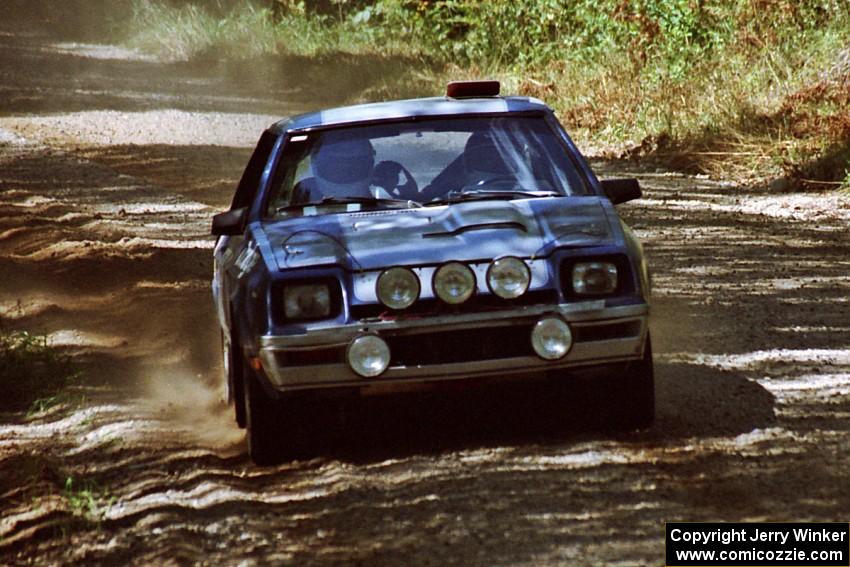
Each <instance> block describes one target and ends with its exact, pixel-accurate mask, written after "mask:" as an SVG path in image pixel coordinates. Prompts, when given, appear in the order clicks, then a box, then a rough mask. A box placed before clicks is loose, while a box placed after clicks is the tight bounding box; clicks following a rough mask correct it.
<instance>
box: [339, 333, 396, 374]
mask: <svg viewBox="0 0 850 567" xmlns="http://www.w3.org/2000/svg"><path fill="white" fill-rule="evenodd" d="M345 357H346V359H347V360H348V365H349V366H351V369H352V370H353V371H354V372H356V373H357V374H359V375H360V376H363V377H364V378H374V377H375V376H379V375H380V374H383V372H384V370H386V369H387V366H389V365H390V347H389V346H387V343H386V341H384V339H382V338H381V337H379V336H378V335H360V336H359V337H355V338H354V340H352V341H351V343H350V344H349V345H348V351H347V352H346V354H345Z"/></svg>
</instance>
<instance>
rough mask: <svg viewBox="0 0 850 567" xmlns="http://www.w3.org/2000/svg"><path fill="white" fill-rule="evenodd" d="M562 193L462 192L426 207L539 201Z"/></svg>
mask: <svg viewBox="0 0 850 567" xmlns="http://www.w3.org/2000/svg"><path fill="white" fill-rule="evenodd" d="M561 196H562V195H561V194H560V193H557V192H555V191H525V190H511V191H496V190H487V189H477V190H472V191H461V192H457V193H449V194H448V195H446V196H445V197H437V198H436V199H431V200H430V201H428V202H427V203H425V205H446V204H451V203H459V202H461V201H484V200H488V199H507V200H511V199H538V198H541V197H561Z"/></svg>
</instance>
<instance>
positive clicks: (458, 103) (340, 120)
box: [269, 96, 550, 134]
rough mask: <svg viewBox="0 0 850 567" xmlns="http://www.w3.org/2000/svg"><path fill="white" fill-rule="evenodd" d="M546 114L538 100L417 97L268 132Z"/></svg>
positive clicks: (283, 124)
mask: <svg viewBox="0 0 850 567" xmlns="http://www.w3.org/2000/svg"><path fill="white" fill-rule="evenodd" d="M533 111H538V112H540V111H550V109H549V107H548V106H546V104H544V103H543V102H542V101H540V100H538V99H536V98H531V97H519V96H507V97H484V98H449V97H433V98H417V99H410V100H395V101H390V102H376V103H370V104H358V105H354V106H344V107H339V108H330V109H327V110H321V111H318V112H309V113H306V114H299V115H298V116H293V117H292V118H285V119H283V120H281V121H279V122H277V123H275V124H274V125H272V127H271V128H270V129H269V130H271V131H272V132H275V133H278V134H280V133H284V132H292V131H296V130H309V129H313V128H322V127H325V126H337V125H343V124H356V123H363V122H372V121H380V120H399V119H405V118H411V117H415V116H458V115H464V114H502V113H505V114H509V113H514V112H533Z"/></svg>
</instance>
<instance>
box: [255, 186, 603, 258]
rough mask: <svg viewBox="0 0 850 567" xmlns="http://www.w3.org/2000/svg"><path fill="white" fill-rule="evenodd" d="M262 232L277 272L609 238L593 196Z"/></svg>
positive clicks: (295, 222)
mask: <svg viewBox="0 0 850 567" xmlns="http://www.w3.org/2000/svg"><path fill="white" fill-rule="evenodd" d="M263 230H264V232H265V237H266V239H267V242H268V245H269V247H270V249H271V251H272V254H273V255H274V260H275V262H276V263H277V266H278V268H279V269H281V270H283V269H292V268H306V267H312V266H321V265H339V266H342V267H344V268H346V269H349V270H372V269H379V268H382V267H386V266H391V265H409V266H413V265H424V264H438V263H441V262H446V261H449V260H458V261H474V260H486V259H490V258H494V257H498V256H504V255H514V256H519V257H523V258H529V257H535V256H545V255H547V254H548V253H549V252H550V251H551V250H552V249H554V248H557V247H561V246H596V245H600V244H604V243H606V242H609V241H611V240H612V239H613V235H612V227H611V225H610V223H609V222H608V217H607V215H606V214H605V209H604V207H603V205H602V203H601V202H600V198H599V197H595V196H594V197H558V198H540V199H522V200H513V201H470V202H465V203H455V204H453V205H449V206H440V207H424V208H416V209H390V210H386V209H383V210H376V211H362V212H353V213H341V214H328V215H320V216H303V217H294V218H289V219H283V220H279V221H274V222H268V223H265V224H264V225H263Z"/></svg>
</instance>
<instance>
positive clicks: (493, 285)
mask: <svg viewBox="0 0 850 567" xmlns="http://www.w3.org/2000/svg"><path fill="white" fill-rule="evenodd" d="M529 283H531V271H530V270H529V269H528V266H526V265H525V262H523V261H522V260H520V259H519V258H514V257H512V256H509V257H507V258H499V259H498V260H493V263H492V264H490V267H489V268H487V285H488V286H489V287H490V291H492V292H493V293H494V294H496V295H498V296H499V297H501V298H503V299H514V298H517V297H519V296H521V295H522V294H524V293H525V292H526V290H527V289H528V284H529Z"/></svg>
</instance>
